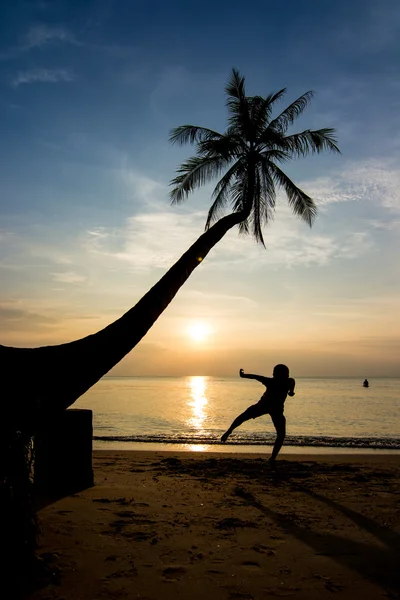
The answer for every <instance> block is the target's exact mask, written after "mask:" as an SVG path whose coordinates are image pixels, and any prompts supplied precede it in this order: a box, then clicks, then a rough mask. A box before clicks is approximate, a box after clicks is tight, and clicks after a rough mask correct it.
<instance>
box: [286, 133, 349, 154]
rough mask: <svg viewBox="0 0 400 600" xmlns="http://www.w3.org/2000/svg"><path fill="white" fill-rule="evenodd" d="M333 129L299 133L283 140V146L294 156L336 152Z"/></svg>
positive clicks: (337, 150) (337, 149)
mask: <svg viewBox="0 0 400 600" xmlns="http://www.w3.org/2000/svg"><path fill="white" fill-rule="evenodd" d="M334 134H335V129H331V128H327V129H318V130H315V131H312V130H311V129H307V130H306V131H302V132H301V133H294V134H293V135H288V136H286V137H285V138H284V144H285V145H286V147H287V149H288V150H289V151H290V152H291V153H292V154H293V155H295V156H307V154H314V153H320V152H323V151H324V150H329V151H330V152H338V153H339V154H340V150H339V148H338V146H337V140H336V137H335V135H334Z"/></svg>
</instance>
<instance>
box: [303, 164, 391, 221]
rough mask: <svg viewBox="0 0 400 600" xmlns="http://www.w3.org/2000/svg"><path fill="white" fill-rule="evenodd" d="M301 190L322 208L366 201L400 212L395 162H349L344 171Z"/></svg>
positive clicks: (321, 178) (317, 180)
mask: <svg viewBox="0 0 400 600" xmlns="http://www.w3.org/2000/svg"><path fill="white" fill-rule="evenodd" d="M300 187H302V188H303V189H306V190H307V193H309V194H310V196H311V197H312V198H314V199H315V201H316V202H317V203H318V204H319V205H324V204H331V203H334V202H349V201H360V200H363V201H369V202H372V203H374V204H376V205H380V206H383V207H385V208H388V209H389V210H392V211H396V212H397V211H400V171H399V169H398V167H397V166H396V161H395V160H394V159H386V158H372V159H369V160H366V161H362V162H361V161H354V162H349V163H347V165H346V166H345V168H344V169H343V170H342V171H336V172H333V173H332V174H331V175H330V176H327V177H320V178H318V179H316V180H314V181H309V182H302V183H301V184H300Z"/></svg>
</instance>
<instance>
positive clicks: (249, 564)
mask: <svg viewBox="0 0 400 600" xmlns="http://www.w3.org/2000/svg"><path fill="white" fill-rule="evenodd" d="M241 566H242V567H244V568H245V569H246V571H259V570H260V569H261V565H259V563H258V562H256V561H253V560H245V561H244V562H242V565H241Z"/></svg>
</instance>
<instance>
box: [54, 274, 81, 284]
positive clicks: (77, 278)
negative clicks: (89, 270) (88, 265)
mask: <svg viewBox="0 0 400 600" xmlns="http://www.w3.org/2000/svg"><path fill="white" fill-rule="evenodd" d="M52 277H53V279H54V281H58V282H59V283H83V282H84V281H86V279H87V278H86V277H85V276H84V275H79V273H75V272H74V271H66V272H64V273H52Z"/></svg>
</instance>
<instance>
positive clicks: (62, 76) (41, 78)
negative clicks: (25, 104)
mask: <svg viewBox="0 0 400 600" xmlns="http://www.w3.org/2000/svg"><path fill="white" fill-rule="evenodd" d="M74 79H75V77H74V74H73V72H72V71H71V70H70V69H44V68H35V69H30V70H29V71H20V72H19V73H18V74H17V75H16V77H15V78H14V79H13V81H12V86H13V87H15V88H17V87H19V86H20V85H26V84H29V83H58V82H60V81H61V82H67V83H68V82H71V81H74Z"/></svg>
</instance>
